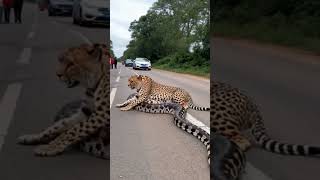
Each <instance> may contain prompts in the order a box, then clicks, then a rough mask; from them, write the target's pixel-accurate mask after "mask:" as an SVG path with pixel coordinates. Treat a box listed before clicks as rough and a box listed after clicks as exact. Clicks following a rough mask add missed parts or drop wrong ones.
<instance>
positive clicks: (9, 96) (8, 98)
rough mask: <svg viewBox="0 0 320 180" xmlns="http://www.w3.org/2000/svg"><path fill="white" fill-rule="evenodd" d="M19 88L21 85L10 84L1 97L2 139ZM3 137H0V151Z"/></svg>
mask: <svg viewBox="0 0 320 180" xmlns="http://www.w3.org/2000/svg"><path fill="white" fill-rule="evenodd" d="M21 88H22V84H21V83H14V84H10V85H9V86H8V87H7V90H6V91H5V94H4V96H3V97H2V100H1V102H0V120H1V121H0V136H3V137H4V136H5V135H6V134H7V129H8V127H9V125H10V121H11V119H12V117H13V115H14V112H15V109H16V106H17V100H18V97H19V95H20V92H21ZM3 137H0V149H1V147H2V144H3ZM1 139H2V140H1ZM1 141H2V142H1Z"/></svg>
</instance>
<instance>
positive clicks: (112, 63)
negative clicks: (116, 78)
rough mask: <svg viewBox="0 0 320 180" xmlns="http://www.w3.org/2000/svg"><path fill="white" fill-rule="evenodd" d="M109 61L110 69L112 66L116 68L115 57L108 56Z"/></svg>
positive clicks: (116, 61)
mask: <svg viewBox="0 0 320 180" xmlns="http://www.w3.org/2000/svg"><path fill="white" fill-rule="evenodd" d="M109 63H110V68H111V69H113V68H115V69H117V64H118V60H117V59H116V58H113V57H110V59H109Z"/></svg>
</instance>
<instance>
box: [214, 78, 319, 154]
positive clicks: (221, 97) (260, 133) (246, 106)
mask: <svg viewBox="0 0 320 180" xmlns="http://www.w3.org/2000/svg"><path fill="white" fill-rule="evenodd" d="M210 89H211V92H210V96H211V97H210V99H211V102H210V105H211V112H210V117H211V121H210V128H211V131H212V132H214V133H218V134H222V135H223V136H225V137H227V138H229V139H230V140H232V141H233V142H234V143H236V144H237V145H238V146H239V147H240V148H241V150H242V151H247V150H248V149H249V148H250V147H251V142H250V140H249V139H248V138H247V137H245V135H244V134H243V131H244V130H251V135H253V137H254V139H255V141H256V143H257V144H258V145H260V146H261V147H262V148H263V149H265V150H267V151H270V152H273V153H279V154H283V155H301V156H317V155H319V154H320V147H314V146H308V145H297V144H287V143H282V142H278V141H277V140H274V139H272V138H270V137H269V135H268V134H267V132H266V128H265V126H264V122H263V120H262V116H261V114H260V111H259V108H258V106H257V105H256V104H255V103H254V101H253V100H252V99H251V98H250V97H248V96H247V95H245V94H244V93H243V92H242V91H241V90H239V89H238V88H234V87H232V86H231V85H229V84H226V83H222V82H217V81H211V82H210Z"/></svg>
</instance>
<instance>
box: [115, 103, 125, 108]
mask: <svg viewBox="0 0 320 180" xmlns="http://www.w3.org/2000/svg"><path fill="white" fill-rule="evenodd" d="M123 106H124V105H123V104H116V107H117V108H120V107H123Z"/></svg>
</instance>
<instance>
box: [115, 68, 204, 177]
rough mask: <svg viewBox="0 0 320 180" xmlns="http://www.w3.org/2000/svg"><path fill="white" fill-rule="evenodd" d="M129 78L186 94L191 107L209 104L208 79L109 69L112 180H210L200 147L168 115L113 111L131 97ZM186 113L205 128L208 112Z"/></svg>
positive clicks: (153, 71) (174, 74)
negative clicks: (148, 79)
mask: <svg viewBox="0 0 320 180" xmlns="http://www.w3.org/2000/svg"><path fill="white" fill-rule="evenodd" d="M118 64H119V63H118ZM134 73H138V74H145V75H149V76H150V77H152V78H153V79H154V80H156V81H157V82H160V83H163V84H168V85H173V86H178V87H181V88H184V89H186V90H188V91H189V93H190V94H191V96H192V98H193V101H194V103H195V104H198V105H202V106H206V107H209V103H210V101H209V96H210V94H209V92H210V87H209V86H210V83H209V80H207V79H202V78H196V77H193V76H188V75H180V74H176V73H170V72H166V71H158V70H154V69H153V70H151V71H140V70H135V71H133V70H132V68H126V67H124V66H121V65H119V67H118V69H112V70H111V72H110V74H111V78H110V83H111V89H112V90H111V91H113V92H111V102H112V104H111V105H112V106H111V149H110V152H111V179H115V180H116V179H130V180H142V179H146V180H153V179H163V180H166V179H168V180H169V179H170V180H171V179H186V180H193V179H201V180H202V179H203V180H205V179H209V175H210V171H209V166H208V163H207V153H206V149H205V146H204V145H203V144H202V143H201V142H200V141H199V140H197V139H196V138H194V137H192V136H190V135H188V134H186V133H185V132H183V131H181V130H180V129H178V128H177V127H176V126H175V125H174V124H173V123H172V119H173V118H172V116H171V115H160V114H158V115H153V114H147V113H142V112H137V111H126V112H123V111H120V109H118V108H116V107H115V104H118V103H121V102H123V101H125V100H126V98H127V97H128V95H129V94H131V93H133V92H134V90H131V89H129V87H128V83H127V82H128V78H129V77H130V76H132V75H134ZM113 95H114V96H113ZM188 112H189V113H190V114H191V115H192V117H194V118H196V119H198V120H200V121H201V122H202V123H203V124H204V125H206V126H209V120H210V117H209V112H199V111H194V110H191V109H190V110H188Z"/></svg>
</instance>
